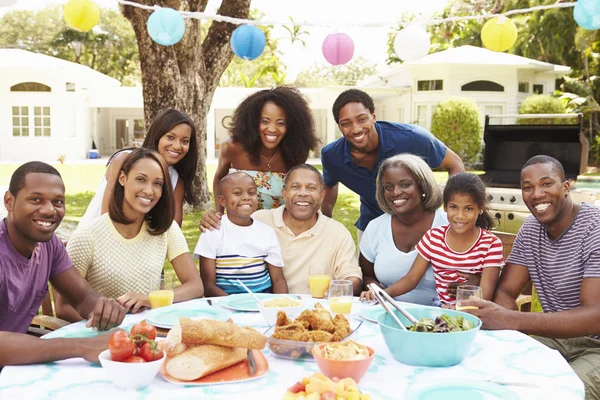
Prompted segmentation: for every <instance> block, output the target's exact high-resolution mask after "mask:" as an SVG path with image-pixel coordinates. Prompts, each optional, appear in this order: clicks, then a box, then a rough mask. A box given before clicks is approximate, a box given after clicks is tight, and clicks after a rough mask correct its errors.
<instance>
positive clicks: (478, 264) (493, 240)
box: [417, 225, 504, 304]
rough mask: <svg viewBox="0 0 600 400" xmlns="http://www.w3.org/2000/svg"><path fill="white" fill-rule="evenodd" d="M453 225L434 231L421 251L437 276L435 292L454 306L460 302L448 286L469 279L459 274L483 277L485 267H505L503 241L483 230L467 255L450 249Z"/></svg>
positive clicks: (430, 232)
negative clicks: (449, 235) (464, 273)
mask: <svg viewBox="0 0 600 400" xmlns="http://www.w3.org/2000/svg"><path fill="white" fill-rule="evenodd" d="M449 228H450V225H444V226H439V227H436V228H432V229H430V230H429V231H427V232H426V233H425V235H424V236H423V238H422V239H421V240H420V241H419V243H417V251H418V252H419V254H420V255H421V257H423V258H424V259H425V260H427V261H429V262H430V263H431V266H432V268H433V274H434V276H435V289H436V291H437V293H438V296H439V298H440V301H441V302H442V303H446V304H454V303H455V302H456V299H455V298H453V297H450V294H449V293H448V287H449V286H450V284H451V283H455V282H458V283H464V282H467V279H464V278H462V277H460V276H459V275H458V274H457V273H458V272H466V273H469V274H481V272H482V271H483V269H484V268H488V267H502V266H503V265H504V258H503V257H502V242H501V241H500V239H498V238H497V237H496V236H494V235H492V234H491V233H489V232H487V231H486V230H484V229H481V228H479V237H478V238H477V240H476V241H475V243H473V245H472V246H471V248H470V249H469V250H467V251H464V252H457V251H454V250H452V249H451V248H450V246H448V242H447V241H446V234H447V233H448V229H449Z"/></svg>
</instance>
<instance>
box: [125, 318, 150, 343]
mask: <svg viewBox="0 0 600 400" xmlns="http://www.w3.org/2000/svg"><path fill="white" fill-rule="evenodd" d="M130 335H131V336H134V337H135V335H142V336H145V337H146V339H150V340H154V339H156V328H155V327H154V326H152V325H150V324H149V323H147V322H146V321H141V322H138V323H137V324H135V325H134V326H133V327H132V328H131V333H130Z"/></svg>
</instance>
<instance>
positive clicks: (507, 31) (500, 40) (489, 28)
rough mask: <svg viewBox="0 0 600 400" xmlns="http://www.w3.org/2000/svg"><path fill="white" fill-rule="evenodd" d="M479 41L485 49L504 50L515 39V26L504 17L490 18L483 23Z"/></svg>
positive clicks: (513, 42)
mask: <svg viewBox="0 0 600 400" xmlns="http://www.w3.org/2000/svg"><path fill="white" fill-rule="evenodd" d="M481 41H482V42H483V45H484V46H485V47H486V48H487V49H490V50H492V51H506V50H508V49H510V48H511V47H512V46H513V45H514V44H515V42H516V41H517V27H516V26H515V23H514V22H512V21H511V20H510V19H508V18H506V17H503V16H500V17H495V18H492V19H490V20H489V21H488V22H486V23H485V25H483V29H482V30H481Z"/></svg>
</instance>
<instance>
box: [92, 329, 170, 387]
mask: <svg viewBox="0 0 600 400" xmlns="http://www.w3.org/2000/svg"><path fill="white" fill-rule="evenodd" d="M155 339H156V328H155V327H154V326H152V325H150V324H148V323H147V322H146V321H142V322H138V323H137V324H135V325H134V326H133V327H132V328H131V332H129V333H127V332H125V331H117V332H115V333H113V334H112V336H111V337H110V340H109V341H108V350H104V351H103V352H102V353H100V355H99V356H98V359H99V360H100V364H101V365H102V368H104V369H105V370H106V373H107V374H108V376H109V377H110V379H111V380H112V382H113V383H114V384H115V385H116V386H118V387H120V388H121V389H141V388H143V387H145V386H148V384H150V382H152V380H153V379H154V377H155V376H156V375H157V374H158V372H159V371H160V367H161V365H162V364H163V362H164V361H165V357H166V355H165V352H164V351H163V350H162V349H161V347H160V346H159V345H158V343H157V342H156V341H155Z"/></svg>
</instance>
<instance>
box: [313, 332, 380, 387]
mask: <svg viewBox="0 0 600 400" xmlns="http://www.w3.org/2000/svg"><path fill="white" fill-rule="evenodd" d="M312 353H313V356H314V358H315V361H316V362H317V366H318V367H319V369H320V370H321V372H322V373H323V375H325V376H326V377H328V378H339V379H344V378H352V379H354V380H355V381H356V382H357V383H358V382H360V380H361V378H362V377H363V376H364V375H365V373H366V372H367V370H368V369H369V366H370V365H371V362H372V361H373V356H374V355H375V351H374V350H373V349H372V348H370V347H368V346H364V345H362V344H360V343H357V342H355V341H353V340H348V341H345V342H338V343H324V344H320V345H318V346H315V347H313V351H312Z"/></svg>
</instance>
